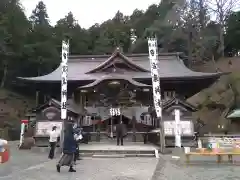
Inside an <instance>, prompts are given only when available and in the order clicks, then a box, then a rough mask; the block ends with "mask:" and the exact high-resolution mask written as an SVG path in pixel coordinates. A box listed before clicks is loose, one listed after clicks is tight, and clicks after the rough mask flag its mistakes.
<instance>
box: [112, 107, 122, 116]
mask: <svg viewBox="0 0 240 180" xmlns="http://www.w3.org/2000/svg"><path fill="white" fill-rule="evenodd" d="M109 113H110V116H120V115H121V111H120V108H110V112H109Z"/></svg>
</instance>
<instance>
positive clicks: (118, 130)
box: [116, 121, 125, 146]
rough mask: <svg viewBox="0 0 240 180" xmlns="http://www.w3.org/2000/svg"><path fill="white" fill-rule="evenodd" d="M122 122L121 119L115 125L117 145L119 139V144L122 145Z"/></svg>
mask: <svg viewBox="0 0 240 180" xmlns="http://www.w3.org/2000/svg"><path fill="white" fill-rule="evenodd" d="M124 127H125V126H124V124H123V121H120V123H119V124H117V125H116V135H117V145H118V146H119V141H121V146H123V135H124Z"/></svg>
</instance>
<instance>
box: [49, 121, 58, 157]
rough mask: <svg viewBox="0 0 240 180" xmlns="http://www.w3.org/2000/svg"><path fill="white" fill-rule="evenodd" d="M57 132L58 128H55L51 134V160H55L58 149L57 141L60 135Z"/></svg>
mask: <svg viewBox="0 0 240 180" xmlns="http://www.w3.org/2000/svg"><path fill="white" fill-rule="evenodd" d="M56 130H57V127H56V126H53V127H52V131H51V132H50V134H49V135H50V138H49V144H50V151H49V155H48V158H49V159H53V158H54V155H55V149H56V146H57V141H58V137H59V133H58V132H57V131H56Z"/></svg>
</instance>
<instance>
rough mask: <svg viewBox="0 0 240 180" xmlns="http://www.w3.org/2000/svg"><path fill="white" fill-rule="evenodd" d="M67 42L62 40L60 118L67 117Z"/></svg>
mask: <svg viewBox="0 0 240 180" xmlns="http://www.w3.org/2000/svg"><path fill="white" fill-rule="evenodd" d="M68 54H69V42H68V41H63V42H62V63H61V67H62V75H61V76H62V83H61V119H62V120H65V119H67V77H68Z"/></svg>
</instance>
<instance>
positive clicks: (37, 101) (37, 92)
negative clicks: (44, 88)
mask: <svg viewBox="0 0 240 180" xmlns="http://www.w3.org/2000/svg"><path fill="white" fill-rule="evenodd" d="M35 103H36V107H37V106H38V105H39V91H36V97H35Z"/></svg>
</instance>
